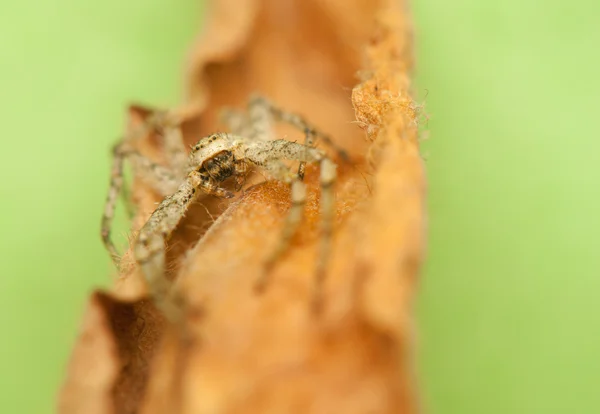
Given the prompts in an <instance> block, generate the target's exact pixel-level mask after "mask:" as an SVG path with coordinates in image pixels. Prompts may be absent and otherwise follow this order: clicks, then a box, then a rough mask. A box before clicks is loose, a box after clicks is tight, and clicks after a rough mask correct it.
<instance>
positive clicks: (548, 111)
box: [0, 0, 600, 414]
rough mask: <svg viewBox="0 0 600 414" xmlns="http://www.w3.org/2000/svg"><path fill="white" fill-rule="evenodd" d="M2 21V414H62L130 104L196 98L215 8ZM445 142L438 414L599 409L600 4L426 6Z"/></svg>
mask: <svg viewBox="0 0 600 414" xmlns="http://www.w3.org/2000/svg"><path fill="white" fill-rule="evenodd" d="M1 9H2V10H1V13H0V42H1V47H0V57H1V60H0V82H1V83H0V91H1V93H2V99H1V100H0V105H1V111H0V114H2V115H1V119H2V147H1V149H0V154H1V159H0V166H1V168H2V179H1V182H0V186H1V187H0V189H1V194H2V202H1V203H0V219H1V220H2V222H1V224H2V226H1V228H2V230H3V236H2V237H1V238H0V243H2V244H1V246H0V247H1V258H2V260H1V261H0V320H1V323H2V325H1V326H2V330H1V332H2V339H1V340H0V412H2V413H50V412H52V411H53V406H54V395H55V393H56V389H57V387H58V384H59V382H60V378H61V376H62V370H63V367H64V365H65V362H66V358H67V356H68V352H69V348H70V346H71V344H72V341H73V339H74V335H75V333H76V328H77V324H78V321H79V318H80V313H81V309H82V306H83V303H84V300H85V297H86V294H87V293H88V292H89V290H90V289H91V288H92V287H93V286H98V285H105V284H107V283H109V282H110V279H109V277H108V276H107V275H108V274H109V273H110V272H111V268H110V265H109V262H108V260H107V255H106V253H105V252H104V250H103V248H102V246H101V243H100V241H99V237H98V222H99V217H100V214H101V211H102V206H103V201H104V196H105V189H106V186H107V177H108V169H109V149H110V145H111V144H112V143H113V142H114V141H115V140H116V139H117V137H118V136H119V133H120V132H121V125H122V123H123V121H124V108H125V106H126V104H127V103H128V102H130V101H131V100H132V99H135V100H138V101H141V102H149V103H153V104H162V105H165V106H170V105H173V104H175V103H176V102H178V100H179V98H180V94H179V92H180V86H181V85H180V82H181V78H182V76H181V75H182V67H183V63H182V62H183V60H184V57H185V51H186V50H187V48H188V47H189V45H190V44H191V41H192V39H193V36H194V35H195V33H196V32H197V29H198V28H199V24H200V21H201V15H202V4H201V2H200V1H198V0H178V1H175V2H173V1H167V0H151V1H148V0H146V1H140V0H132V1H129V2H126V3H124V2H118V1H116V0H106V1H104V2H101V3H84V2H80V1H76V0H55V1H49V0H44V1H35V2H34V1H32V0H27V1H22V2H12V3H10V5H9V4H5V5H3V6H2V8H1ZM413 11H414V15H415V20H416V27H417V40H418V53H417V54H418V76H417V83H416V87H415V89H416V92H417V94H418V95H419V96H420V97H422V98H421V99H422V100H423V97H425V96H426V98H425V101H426V110H427V112H428V113H429V114H430V116H431V117H430V120H429V122H428V125H427V128H426V129H427V131H428V135H429V136H430V137H431V139H430V140H429V141H427V142H426V143H425V145H424V155H425V156H426V158H427V166H428V175H429V183H430V198H429V206H430V246H429V258H428V262H427V265H426V269H425V272H424V274H423V276H422V283H421V291H420V295H419V301H418V322H419V331H420V354H419V373H420V378H421V382H422V388H423V393H424V402H425V405H426V407H428V408H429V409H430V411H431V412H432V413H436V414H471V413H473V414H475V413H477V414H481V413H485V414H495V413H503V414H505V413H527V414H534V413H540V414H541V413H544V414H551V413H564V412H572V413H597V412H600V392H598V389H597V388H598V387H597V385H598V383H599V379H600V374H599V373H600V301H599V300H598V297H599V296H600V278H599V277H598V270H599V269H600V256H599V255H598V254H597V253H596V249H597V248H598V247H599V243H598V235H597V233H598V232H599V231H600V218H599V216H598V214H597V213H598V212H599V211H600V194H599V193H598V188H599V187H598V185H597V183H598V181H599V179H600V168H599V165H600V162H599V161H600V128H599V127H598V121H597V117H598V116H597V111H598V103H597V101H598V98H599V97H600V81H599V80H598V74H599V73H600V71H599V68H598V66H599V63H600V52H599V50H600V48H599V47H598V45H600V28H599V24H598V16H600V2H598V1H592V0H590V1H585V0H576V1H572V2H564V1H557V0H553V1H547V2H543V3H542V2H534V1H528V2H522V1H517V0H507V1H504V2H481V1H478V0H455V1H453V2H446V1H443V0H414V1H413Z"/></svg>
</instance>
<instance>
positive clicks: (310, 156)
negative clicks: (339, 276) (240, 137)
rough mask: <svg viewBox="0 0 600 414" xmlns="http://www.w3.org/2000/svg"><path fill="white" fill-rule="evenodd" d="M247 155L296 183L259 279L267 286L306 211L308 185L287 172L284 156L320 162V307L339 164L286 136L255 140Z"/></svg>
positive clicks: (316, 299) (316, 304)
mask: <svg viewBox="0 0 600 414" xmlns="http://www.w3.org/2000/svg"><path fill="white" fill-rule="evenodd" d="M246 158H247V159H248V160H249V161H250V162H253V163H255V164H257V165H261V166H263V168H265V169H267V170H268V171H269V172H271V173H272V174H273V175H274V176H275V177H276V178H279V179H281V180H282V181H285V182H291V185H292V207H291V209H290V211H289V213H288V216H287V218H286V220H285V223H284V228H283V233H282V236H281V238H280V241H279V244H278V245H277V247H276V249H274V251H273V253H272V254H271V255H270V256H269V257H268V258H267V261H266V265H265V271H264V273H263V275H262V276H261V278H260V279H259V280H258V282H257V285H256V287H257V289H258V290H259V291H260V290H264V288H265V287H266V285H267V283H268V275H269V273H270V270H271V268H272V266H273V265H274V264H275V262H276V261H277V260H278V259H279V258H280V257H281V255H282V254H283V253H285V251H286V250H287V248H288V247H289V244H290V241H291V239H292V237H293V236H294V234H295V233H296V231H297V229H298V226H299V224H300V222H301V219H302V214H303V212H304V204H305V201H306V187H305V185H304V183H302V182H301V181H300V180H299V179H298V178H297V177H296V178H290V176H289V171H288V172H287V174H288V175H287V176H286V175H285V174H283V172H282V171H283V170H282V167H281V163H280V162H279V161H278V160H280V159H288V160H293V161H300V162H302V161H304V162H312V163H318V164H319V167H320V175H319V181H320V186H321V203H320V204H321V245H320V248H319V253H318V256H317V261H316V265H315V282H314V284H313V294H312V301H313V308H314V309H315V310H318V309H319V308H320V306H321V302H322V290H323V282H324V279H325V272H326V265H327V259H328V256H329V252H330V248H331V237H332V231H333V221H334V218H335V193H334V188H333V187H334V184H335V180H336V176H337V174H336V165H335V164H334V163H333V161H331V160H330V159H329V158H327V156H326V155H325V154H324V153H323V152H322V151H320V150H318V149H316V148H310V147H308V148H307V147H306V146H305V145H302V144H298V143H295V142H290V141H286V140H275V141H269V142H255V143H253V144H252V145H249V146H248V149H247V150H246Z"/></svg>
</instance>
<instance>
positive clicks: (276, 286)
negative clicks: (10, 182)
mask: <svg viewBox="0 0 600 414" xmlns="http://www.w3.org/2000/svg"><path fill="white" fill-rule="evenodd" d="M211 6H212V8H211V10H210V14H209V16H210V17H209V20H208V22H207V27H206V29H205V31H204V33H203V34H202V35H201V36H200V38H199V40H198V42H197V44H196V45H195V46H194V48H193V50H192V53H191V58H190V62H189V66H188V67H189V73H188V75H187V92H188V97H187V104H186V106H185V107H184V108H183V109H182V111H181V114H182V116H183V117H184V119H185V122H184V135H185V139H186V141H187V142H188V143H189V144H192V143H194V142H195V141H197V140H198V139H199V137H201V136H204V135H206V134H208V133H210V132H214V131H215V130H218V129H219V128H220V126H219V125H218V123H217V111H218V109H219V108H221V107H222V106H224V105H227V106H236V107H242V106H243V105H244V103H245V101H246V100H247V98H248V96H249V95H250V94H251V93H252V92H255V91H258V92H260V93H262V94H264V95H266V96H267V97H269V98H271V99H272V100H273V101H275V102H277V103H279V104H280V105H281V107H283V108H285V109H287V110H291V111H295V112H298V113H301V114H303V115H304V116H305V117H306V118H307V119H309V120H310V121H311V122H312V123H314V124H315V125H316V126H317V127H318V128H319V129H321V130H323V131H325V132H327V133H328V134H330V135H331V136H332V137H333V138H334V139H335V141H336V142H337V143H338V144H339V145H340V146H342V147H344V148H345V149H347V150H348V151H349V152H350V154H351V155H352V160H353V161H352V163H343V162H342V161H340V164H339V181H338V183H337V185H336V196H337V216H336V223H335V229H334V230H335V231H334V239H333V247H332V252H331V256H330V261H329V266H328V274H327V279H326V283H325V287H324V295H325V296H324V299H325V302H324V308H323V310H322V313H321V314H320V315H319V316H318V317H315V315H314V314H312V313H311V312H310V311H309V304H310V299H311V298H310V294H311V288H312V286H313V285H312V283H313V279H312V275H313V265H314V260H315V257H316V251H317V246H318V244H319V232H318V223H319V213H318V204H319V203H318V200H319V195H318V182H317V178H318V171H317V170H316V169H314V168H313V169H311V168H309V169H307V177H306V181H307V182H308V183H309V199H308V203H307V207H306V217H305V221H304V224H303V226H302V228H301V230H300V232H299V234H298V235H297V236H296V237H295V238H294V241H293V245H292V247H291V248H290V250H289V252H288V253H287V254H286V255H285V256H284V257H283V258H282V260H281V261H280V262H279V263H278V264H277V266H276V267H275V269H274V272H273V274H272V282H271V284H270V286H269V288H268V289H267V291H266V292H265V293H264V294H262V295H256V294H254V293H253V289H252V287H253V283H254V281H255V280H256V278H257V277H258V275H259V272H260V269H261V266H262V263H263V261H264V260H265V258H266V255H267V254H268V253H269V252H270V249H271V248H272V247H273V246H274V245H275V243H276V241H277V238H278V236H279V233H280V230H281V227H282V223H283V217H284V215H285V213H286V211H287V209H288V208H289V190H288V189H287V188H286V187H285V186H284V185H282V184H280V183H277V182H271V181H269V182H263V183H260V184H258V185H255V186H252V187H250V188H249V189H247V190H246V191H245V192H244V193H243V194H242V195H241V196H240V197H238V198H237V199H234V201H233V202H231V203H230V204H229V205H225V204H224V202H223V201H221V200H214V199H209V198H206V199H205V200H202V203H198V204H197V205H196V206H194V208H193V209H192V211H191V212H190V213H189V214H188V215H187V216H186V218H185V220H184V222H183V223H182V224H181V225H180V226H179V228H178V230H177V232H176V234H175V235H174V237H173V238H172V240H171V241H170V243H169V246H168V248H169V263H170V265H169V270H170V274H171V276H172V277H173V278H176V279H175V280H176V285H177V287H178V289H180V290H181V292H183V296H184V300H185V303H186V305H187V307H186V319H185V323H184V327H183V332H184V334H183V335H181V334H180V332H181V331H180V330H177V329H175V328H173V327H171V326H169V325H167V324H166V323H164V321H163V320H162V318H161V316H160V314H159V313H158V312H157V311H156V310H155V309H154V307H153V305H152V304H151V301H149V300H148V298H147V297H146V291H145V286H144V283H143V280H142V278H141V277H140V275H139V274H138V273H137V271H136V269H135V266H134V265H133V264H131V265H130V266H129V269H130V271H126V272H124V274H123V275H122V276H121V277H120V278H119V280H118V281H117V283H116V286H115V288H114V289H113V291H112V292H110V293H95V294H93V295H92V297H91V299H90V302H89V306H88V309H87V311H86V314H85V316H84V319H83V326H82V330H81V334H80V337H79V339H78V341H77V343H76V345H75V349H74V351H73V354H72V357H71V361H70V363H69V366H68V371H67V378H66V380H65V383H64V386H63V388H62V391H61V393H60V398H59V411H60V412H61V413H65V414H67V413H68V414H71V413H98V414H104V413H133V412H141V413H147V414H154V413H175V412H185V413H242V412H243V413H254V412H255V413H332V412H343V413H400V412H401V413H410V412H416V410H417V398H416V395H415V390H414V379H413V356H412V348H413V346H412V340H413V332H412V316H411V308H412V306H411V302H412V298H413V294H414V288H415V280H416V274H417V272H418V269H419V264H420V261H421V258H422V251H423V245H424V238H423V228H424V212H423V210H424V188H425V180H424V173H423V165H422V162H421V158H420V156H419V151H418V142H417V128H416V122H417V121H416V119H417V113H416V110H415V105H414V104H413V101H412V99H411V97H410V95H409V84H410V82H409V70H410V68H411V65H412V50H411V47H412V40H411V27H410V22H409V18H408V16H407V13H406V10H405V8H404V7H405V5H404V4H402V3H401V2H398V1H392V0H388V1H385V0H379V1H373V0H328V1H322V0H295V1H294V0H287V1H281V0H221V1H214V2H213V3H212V5H211ZM145 115H146V113H145V112H144V110H142V109H141V108H132V111H131V121H132V122H131V124H132V125H135V124H138V123H139V122H140V121H141V120H142V119H143V117H144V116H145ZM278 132H279V133H280V134H281V135H283V136H289V137H290V138H292V137H293V135H292V134H297V132H294V131H293V130H289V129H285V128H282V129H281V130H279V131H278ZM298 139H301V136H300V137H298ZM155 144H156V140H155V139H154V138H153V137H147V139H145V140H144V141H143V143H142V150H143V151H145V152H146V153H147V154H148V155H149V156H151V157H154V158H156V159H160V157H161V155H160V153H159V152H158V151H157V149H156V145H155ZM134 199H135V201H136V203H137V205H138V207H139V209H138V211H139V213H138V216H137V217H136V218H135V219H134V223H133V228H134V229H138V228H139V227H140V226H141V225H142V223H143V222H144V220H145V219H147V217H148V215H149V214H150V213H151V212H152V210H153V209H154V208H155V205H156V204H155V203H156V202H157V201H158V199H157V196H156V194H154V193H152V192H151V191H150V190H149V189H148V188H146V187H144V185H143V184H142V183H136V185H135V188H134ZM214 217H218V218H217V219H216V221H214V222H213V218H214ZM209 227H210V230H208V231H206V229H207V228H209ZM202 235H203V238H202V240H201V241H200V242H199V243H198V240H199V239H200V237H201V236H202ZM124 260H125V261H127V260H129V262H130V263H131V262H132V260H131V258H130V257H129V256H126V257H125V259H124ZM126 267H127V266H126Z"/></svg>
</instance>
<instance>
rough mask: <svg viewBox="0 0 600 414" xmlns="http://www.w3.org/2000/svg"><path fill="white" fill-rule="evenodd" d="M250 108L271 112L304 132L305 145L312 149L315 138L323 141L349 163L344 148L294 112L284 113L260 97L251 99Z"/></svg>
mask: <svg viewBox="0 0 600 414" xmlns="http://www.w3.org/2000/svg"><path fill="white" fill-rule="evenodd" d="M248 106H249V107H261V108H264V109H263V111H268V112H270V113H271V116H272V117H273V118H274V119H275V121H278V122H284V123H286V124H289V125H291V126H293V127H295V128H297V129H299V130H300V131H303V132H304V133H305V142H304V143H305V145H307V146H309V147H312V146H314V140H315V138H318V139H321V140H322V141H323V142H324V143H325V144H326V145H328V146H329V147H331V149H333V150H334V151H335V152H336V153H337V155H338V156H339V157H340V158H341V159H342V160H344V161H349V159H350V157H349V156H348V153H347V152H346V151H345V150H344V149H343V148H340V147H339V146H337V145H336V144H335V143H334V142H333V140H332V139H331V138H330V137H329V136H328V135H327V134H325V133H323V132H321V131H319V130H318V129H317V128H315V127H314V126H313V125H311V124H309V123H308V122H307V121H306V120H305V119H304V118H303V117H302V116H300V115H298V114H296V113H293V112H288V111H284V110H283V109H281V108H279V107H278V106H277V105H275V104H274V103H273V102H271V101H269V100H268V99H267V98H265V97H263V96H260V95H253V96H252V97H251V98H250V103H249V104H248Z"/></svg>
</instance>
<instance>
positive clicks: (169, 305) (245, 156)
mask: <svg viewBox="0 0 600 414" xmlns="http://www.w3.org/2000/svg"><path fill="white" fill-rule="evenodd" d="M161 114H162V113H161ZM161 120H162V121H161V122H163V123H164V124H163V135H164V147H165V152H166V154H167V155H168V158H169V162H170V168H169V167H164V166H162V165H158V164H155V163H153V162H152V161H150V160H148V159H147V158H145V157H143V156H142V155H140V154H139V153H138V152H136V151H135V150H133V149H131V142H130V141H131V140H125V141H124V142H123V143H121V144H120V145H119V146H118V147H117V149H116V150H115V161H114V164H113V173H112V180H111V187H110V190H109V195H108V199H107V204H106V209H105V214H104V217H103V221H102V238H103V240H104V243H105V244H106V247H107V249H108V250H109V252H110V253H111V254H112V256H113V258H114V259H115V262H116V263H118V254H117V252H116V249H115V247H114V245H113V244H112V241H111V240H110V226H111V221H112V217H113V213H114V208H115V203H116V198H117V195H118V193H119V191H120V188H121V185H122V163H123V161H124V160H125V159H128V160H129V161H130V162H131V163H132V165H133V167H134V170H135V173H136V174H137V175H138V176H140V177H141V178H143V179H145V180H146V181H147V182H148V183H149V184H150V185H151V186H152V187H153V188H155V189H156V190H157V191H158V192H160V193H162V194H163V195H164V196H165V198H164V199H163V201H162V202H161V203H160V204H159V205H158V207H157V208H156V210H155V211H154V212H153V213H152V214H151V216H150V218H149V219H148V221H147V222H146V224H144V226H143V227H142V228H141V229H140V232H139V235H138V237H137V239H136V241H135V243H134V246H133V252H134V255H135V258H136V261H137V262H138V264H139V266H140V268H141V270H142V273H143V275H144V277H145V279H146V282H147V285H148V288H149V290H150V293H151V295H152V297H153V299H154V301H155V303H156V304H157V306H158V307H159V308H160V309H161V310H162V311H163V313H164V314H165V316H166V317H167V318H168V319H170V320H172V321H177V320H178V319H179V318H180V316H181V315H180V312H181V309H180V305H178V304H176V302H175V301H174V300H173V298H172V295H171V292H170V291H171V282H170V281H169V280H168V279H167V278H166V277H165V243H166V241H167V240H168V239H169V238H170V236H171V234H172V233H173V231H174V230H175V228H176V227H177V225H178V224H179V222H180V221H181V219H182V217H183V216H184V215H185V213H186V211H187V209H188V208H189V206H190V205H191V203H192V202H193V201H194V200H195V199H196V198H197V197H198V196H199V195H200V194H208V195H213V196H217V197H221V198H231V197H233V196H234V194H233V193H232V192H230V191H228V190H226V189H224V188H221V187H220V185H221V184H222V183H223V182H224V181H225V180H227V179H228V178H231V177H233V178H235V180H236V191H238V190H239V189H241V186H242V184H243V183H244V180H245V177H246V175H247V173H248V172H249V171H250V170H251V169H252V168H259V169H261V170H262V171H263V172H264V173H265V175H267V176H269V177H270V178H272V179H276V180H279V181H282V182H284V183H287V184H289V185H290V187H291V206H290V210H289V212H288V215H287V217H286V219H285V223H284V227H283V232H282V235H281V238H280V241H279V243H278V244H277V246H275V248H273V250H272V253H271V254H270V255H269V256H268V258H267V260H266V262H265V265H264V272H263V274H262V276H261V277H260V278H259V279H258V280H257V281H256V284H255V287H256V290H257V291H262V290H263V289H264V288H265V286H266V285H267V282H268V275H269V273H270V270H271V268H272V267H273V265H274V264H275V263H276V261H277V260H278V259H279V258H280V257H281V255H282V254H284V253H285V251H286V250H287V248H288V246H289V244H290V241H291V238H292V237H293V235H294V234H295V232H296V230H297V229H298V227H299V225H300V223H301V221H302V215H303V211H304V204H305V202H306V188H305V185H304V183H303V182H302V178H303V175H304V166H305V164H306V163H315V164H318V165H319V166H320V184H321V189H322V191H321V215H322V228H321V232H322V240H323V242H322V244H321V249H320V254H319V256H318V259H317V263H316V266H315V268H316V270H315V275H316V277H315V290H314V292H315V294H314V298H313V299H314V302H315V303H318V302H319V298H320V292H321V287H320V286H321V283H322V280H323V276H324V272H325V263H326V258H327V255H328V252H329V240H330V238H331V231H332V222H333V217H334V206H335V200H334V194H333V186H332V184H333V183H334V181H335V178H336V165H335V164H334V163H333V161H331V160H330V159H329V158H328V157H327V155H326V153H325V152H324V151H322V150H319V149H317V148H315V147H314V139H315V137H321V138H322V139H323V141H325V142H326V143H327V144H329V145H332V146H333V144H332V142H331V141H330V140H329V139H328V138H327V137H325V136H323V135H321V134H319V133H317V132H316V130H315V128H313V127H311V126H310V125H308V124H307V123H306V122H305V121H304V120H303V119H302V118H301V117H299V116H298V115H295V114H290V113H287V112H284V111H281V110H279V109H278V108H276V107H275V106H274V105H273V104H271V103H270V102H269V101H267V100H266V99H264V98H262V97H254V98H253V99H251V100H250V102H249V105H248V115H245V114H240V113H236V112H232V111H230V112H228V113H227V114H226V117H225V122H226V123H227V124H228V125H230V129H231V130H232V133H215V134H211V135H209V136H207V137H204V138H202V139H201V140H200V141H198V143H197V144H195V145H194V146H193V147H192V150H191V152H190V154H189V156H188V159H187V163H185V164H186V165H181V164H182V159H184V157H183V155H184V154H185V149H184V146H183V139H182V135H181V131H180V129H179V126H178V125H177V123H169V122H168V116H164V115H162V118H161ZM274 120H278V121H281V122H287V123H290V124H292V125H293V126H296V127H297V128H298V129H300V130H302V131H303V132H304V133H305V143H304V144H300V143H296V142H292V141H287V140H284V139H278V140H272V139H271V137H272V136H273V135H274V131H273V125H272V124H273V121H274ZM153 128H156V126H153ZM338 154H339V155H340V157H342V158H345V153H344V152H343V151H341V150H338ZM284 160H290V161H298V162H299V163H300V165H299V168H298V172H296V173H294V172H292V171H290V169H289V167H288V166H287V165H286V164H285V163H284V162H283V161H284Z"/></svg>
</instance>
